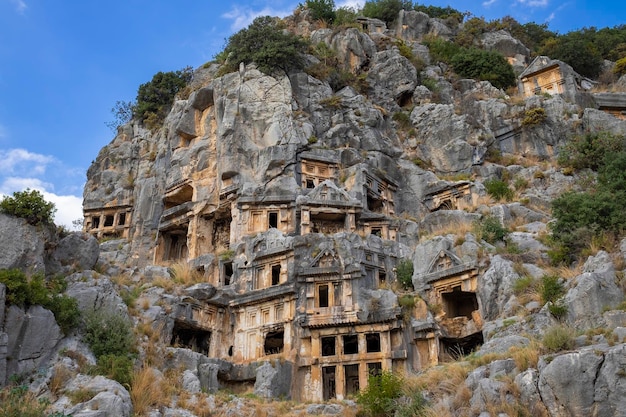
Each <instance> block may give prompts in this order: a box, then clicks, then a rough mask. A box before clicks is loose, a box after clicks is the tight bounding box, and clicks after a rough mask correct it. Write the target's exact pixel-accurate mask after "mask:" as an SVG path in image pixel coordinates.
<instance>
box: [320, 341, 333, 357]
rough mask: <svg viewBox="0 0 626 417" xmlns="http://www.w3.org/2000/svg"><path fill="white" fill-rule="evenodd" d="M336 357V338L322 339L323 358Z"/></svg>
mask: <svg viewBox="0 0 626 417" xmlns="http://www.w3.org/2000/svg"><path fill="white" fill-rule="evenodd" d="M333 355H335V337H334V336H331V337H322V356H333Z"/></svg>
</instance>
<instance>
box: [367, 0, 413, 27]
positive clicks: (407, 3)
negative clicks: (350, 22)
mask: <svg viewBox="0 0 626 417" xmlns="http://www.w3.org/2000/svg"><path fill="white" fill-rule="evenodd" d="M412 9H413V2H412V1H411V0H367V1H366V2H365V4H364V5H363V10H362V11H361V12H362V13H363V16H365V17H371V18H374V19H380V20H382V21H384V22H385V23H386V24H387V26H389V25H390V24H391V23H393V21H394V20H396V19H397V18H398V14H399V13H400V10H412Z"/></svg>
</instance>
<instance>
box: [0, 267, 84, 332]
mask: <svg viewBox="0 0 626 417" xmlns="http://www.w3.org/2000/svg"><path fill="white" fill-rule="evenodd" d="M0 282H1V283H3V284H5V285H6V288H7V294H6V301H7V303H8V304H13V305H17V306H19V307H28V306H31V305H41V306H42V307H44V308H47V309H48V310H50V311H52V313H53V314H54V318H55V319H56V322H57V324H58V325H59V327H61V330H63V333H65V334H68V333H69V331H70V330H72V329H73V328H74V327H76V325H77V324H78V320H79V317H80V311H79V310H78V302H77V301H76V300H75V299H74V298H72V297H68V296H65V295H61V294H60V293H61V292H62V291H64V290H65V287H66V284H65V280H64V279H63V278H60V277H56V278H53V279H51V280H50V281H48V282H46V281H45V279H44V277H43V275H40V274H36V275H33V276H31V277H27V276H26V274H24V273H23V272H22V271H20V270H19V269H4V270H0Z"/></svg>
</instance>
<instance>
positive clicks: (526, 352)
mask: <svg viewBox="0 0 626 417" xmlns="http://www.w3.org/2000/svg"><path fill="white" fill-rule="evenodd" d="M540 353H541V344H540V343H539V342H537V341H536V340H534V339H533V340H532V341H531V342H530V344H529V345H527V346H523V347H519V346H513V347H512V348H510V349H509V356H510V357H511V358H512V359H513V360H514V361H515V366H516V367H517V369H518V370H519V372H524V371H525V370H527V369H529V368H536V367H537V363H539V355H540Z"/></svg>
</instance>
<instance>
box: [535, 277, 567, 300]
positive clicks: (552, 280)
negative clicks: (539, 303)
mask: <svg viewBox="0 0 626 417" xmlns="http://www.w3.org/2000/svg"><path fill="white" fill-rule="evenodd" d="M564 293H565V289H564V288H563V284H562V283H561V281H560V280H559V277H558V276H556V275H544V276H543V277H542V278H541V287H540V294H541V299H542V300H543V302H544V303H547V302H548V301H550V302H555V301H556V300H558V299H559V298H561V297H562V296H563V294H564Z"/></svg>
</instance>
